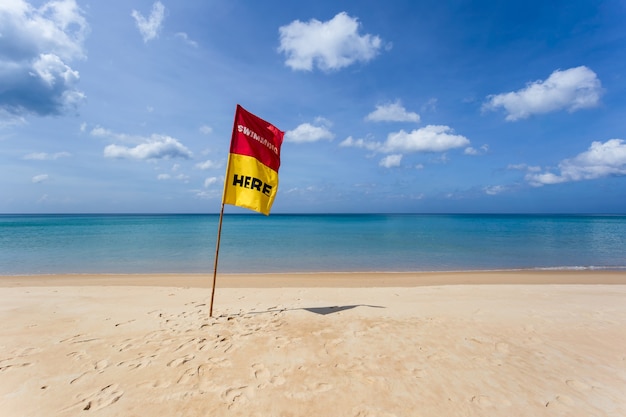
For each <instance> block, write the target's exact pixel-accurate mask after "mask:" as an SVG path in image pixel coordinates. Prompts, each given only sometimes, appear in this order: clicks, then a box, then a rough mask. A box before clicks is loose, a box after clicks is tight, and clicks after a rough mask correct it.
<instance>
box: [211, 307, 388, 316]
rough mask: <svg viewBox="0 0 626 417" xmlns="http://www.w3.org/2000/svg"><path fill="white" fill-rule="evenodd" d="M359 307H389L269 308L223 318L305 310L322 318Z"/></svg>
mask: <svg viewBox="0 0 626 417" xmlns="http://www.w3.org/2000/svg"><path fill="white" fill-rule="evenodd" d="M357 307H368V308H387V307H383V306H373V305H369V304H353V305H347V306H328V307H300V308H269V309H267V310H264V311H248V312H243V311H242V312H239V313H236V314H228V315H225V316H222V317H229V318H230V317H239V316H247V315H252V314H268V313H280V312H283V311H298V310H305V311H308V312H310V313H314V314H319V315H322V316H325V315H328V314H333V313H339V312H340V311H346V310H352V309H353V308H357Z"/></svg>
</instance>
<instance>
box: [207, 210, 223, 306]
mask: <svg viewBox="0 0 626 417" xmlns="http://www.w3.org/2000/svg"><path fill="white" fill-rule="evenodd" d="M223 218H224V203H223V202H222V209H221V210H220V221H219V226H217V244H216V245H215V264H214V265H213V287H212V289H211V306H210V307H209V317H213V299H214V298H215V283H216V281H217V258H218V256H219V254H220V240H221V237H222V219H223Z"/></svg>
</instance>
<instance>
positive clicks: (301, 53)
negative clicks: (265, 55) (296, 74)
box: [278, 12, 382, 71]
mask: <svg viewBox="0 0 626 417" xmlns="http://www.w3.org/2000/svg"><path fill="white" fill-rule="evenodd" d="M359 26H360V24H359V21H358V19H356V18H353V17H350V16H348V14H347V13H345V12H341V13H339V14H337V15H336V16H335V17H333V18H332V19H331V20H329V21H326V22H320V21H319V20H316V19H311V20H309V21H308V22H301V21H299V20H295V21H293V22H291V23H289V24H288V25H286V26H281V27H280V28H279V29H278V31H279V34H280V47H279V48H278V51H279V52H283V53H284V54H285V55H286V57H287V60H286V61H285V64H286V65H287V66H288V67H290V68H291V69H293V70H304V71H312V70H313V69H314V67H316V66H317V68H319V69H321V70H322V71H332V70H339V69H341V68H344V67H347V66H349V65H352V64H353V63H355V62H359V61H360V62H367V61H369V60H371V59H373V58H374V57H375V56H376V55H377V54H378V51H379V50H380V48H381V47H382V40H381V39H380V38H379V37H378V36H374V35H369V34H366V35H359Z"/></svg>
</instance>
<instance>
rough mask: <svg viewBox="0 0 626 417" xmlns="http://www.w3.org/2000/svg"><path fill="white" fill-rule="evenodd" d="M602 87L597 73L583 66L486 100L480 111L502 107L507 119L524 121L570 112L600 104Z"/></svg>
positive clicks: (553, 74) (557, 71)
mask: <svg viewBox="0 0 626 417" xmlns="http://www.w3.org/2000/svg"><path fill="white" fill-rule="evenodd" d="M601 94H602V86H601V84H600V80H599V79H598V77H597V76H596V73H595V72H593V71H592V70H590V69H589V68H587V67H585V66H580V67H576V68H570V69H567V70H564V71H560V70H556V71H554V72H553V73H552V74H551V75H550V76H549V77H548V79H546V80H544V81H542V80H539V81H534V82H531V83H529V84H528V85H527V86H526V87H525V88H523V89H521V90H518V91H513V92H510V93H503V94H496V95H491V96H489V97H488V101H487V102H486V103H485V104H484V105H483V110H496V109H498V108H500V107H502V108H504V109H505V111H506V112H507V113H508V114H507V116H506V120H509V121H515V120H519V119H526V118H527V117H529V116H531V115H533V114H543V113H549V112H552V111H557V110H562V109H567V110H568V111H570V112H573V111H576V110H579V109H584V108H589V107H595V106H597V105H598V104H599V102H600V96H601Z"/></svg>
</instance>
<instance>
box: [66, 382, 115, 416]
mask: <svg viewBox="0 0 626 417" xmlns="http://www.w3.org/2000/svg"><path fill="white" fill-rule="evenodd" d="M123 395H124V391H122V390H121V389H120V387H119V385H117V384H112V385H107V386H106V387H104V388H102V389H101V390H100V391H97V392H95V393H93V394H91V395H89V396H87V397H85V398H84V399H82V400H80V402H79V403H78V404H75V405H73V406H70V407H68V408H66V409H65V410H63V411H66V410H69V409H71V408H74V407H76V406H77V405H78V406H80V407H81V408H82V409H83V410H85V411H87V410H94V411H95V410H100V409H102V408H105V407H108V406H110V405H112V404H115V403H116V402H118V401H119V399H120V398H122V396H123Z"/></svg>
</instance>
